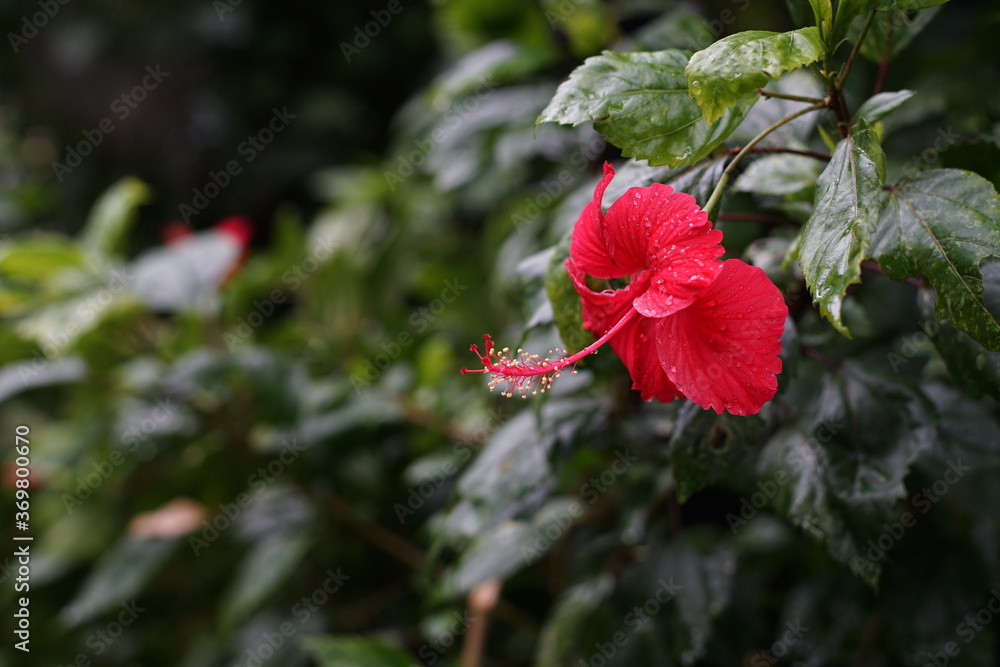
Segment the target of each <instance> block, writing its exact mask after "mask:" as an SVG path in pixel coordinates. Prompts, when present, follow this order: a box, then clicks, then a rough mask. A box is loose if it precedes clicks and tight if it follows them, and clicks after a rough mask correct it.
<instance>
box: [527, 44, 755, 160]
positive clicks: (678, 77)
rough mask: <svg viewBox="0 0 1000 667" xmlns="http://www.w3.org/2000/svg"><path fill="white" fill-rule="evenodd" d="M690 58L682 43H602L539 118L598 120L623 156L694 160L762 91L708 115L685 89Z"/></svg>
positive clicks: (567, 122) (712, 145) (708, 149)
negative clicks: (634, 48)
mask: <svg viewBox="0 0 1000 667" xmlns="http://www.w3.org/2000/svg"><path fill="white" fill-rule="evenodd" d="M687 65H688V59H687V55H686V54H685V53H684V52H682V51H677V50H667V51H654V52H647V53H616V52H614V51H605V52H604V53H603V54H601V55H599V56H594V57H592V58H587V60H586V61H584V63H583V65H581V66H580V67H578V68H576V70H574V71H573V73H572V74H571V75H570V77H569V79H568V80H567V81H565V82H563V83H562V85H560V86H559V89H558V90H557V91H556V94H555V97H553V98H552V101H551V102H550V103H549V105H548V106H547V107H545V109H544V110H543V111H542V114H541V115H540V116H539V117H538V122H539V123H543V122H556V123H562V124H564V125H579V124H581V123H585V122H587V121H594V129H595V130H597V131H598V132H600V133H601V134H603V135H604V136H605V137H607V139H608V140H609V141H610V142H611V143H613V144H614V145H616V146H618V147H619V148H621V149H622V152H623V155H625V156H626V157H636V158H640V159H646V160H648V161H649V164H651V165H660V164H668V165H671V166H679V165H683V164H690V163H692V162H696V161H698V160H700V159H701V158H703V157H705V156H706V155H708V154H709V153H710V152H711V151H712V149H713V148H715V147H716V146H718V145H719V144H720V143H721V142H722V141H723V140H725V138H726V137H728V136H729V135H730V133H732V131H733V130H735V129H736V127H737V126H738V125H739V124H740V122H741V121H742V120H743V117H744V116H745V115H746V113H747V111H748V110H749V109H750V107H751V106H753V104H754V103H755V102H756V101H757V97H758V96H757V95H744V96H742V98H741V99H738V100H734V101H733V103H732V104H730V105H729V106H730V107H732V108H731V109H729V110H728V111H726V112H725V113H723V112H720V113H718V114H716V115H715V116H714V117H713V118H712V121H713V122H709V121H707V120H706V119H705V118H704V116H703V114H702V110H701V108H700V107H699V106H698V104H697V103H695V101H694V100H692V99H691V96H690V95H689V94H688V81H687V77H686V76H685V74H684V68H685V66H687Z"/></svg>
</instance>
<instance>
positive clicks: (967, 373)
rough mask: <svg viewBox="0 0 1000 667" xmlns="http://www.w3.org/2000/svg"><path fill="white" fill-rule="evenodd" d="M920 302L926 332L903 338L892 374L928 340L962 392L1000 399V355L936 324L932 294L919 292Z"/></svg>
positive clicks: (953, 329)
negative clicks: (925, 338)
mask: <svg viewBox="0 0 1000 667" xmlns="http://www.w3.org/2000/svg"><path fill="white" fill-rule="evenodd" d="M917 302H918V305H919V307H920V315H921V318H923V319H924V321H923V322H921V327H922V328H923V330H924V331H917V332H913V333H911V334H909V335H905V336H903V342H902V344H901V345H900V349H899V353H898V354H897V355H896V356H892V357H890V363H891V364H892V368H893V370H896V369H897V368H898V367H900V366H901V365H903V364H905V363H907V362H908V361H909V359H910V357H912V356H914V355H915V348H917V347H918V346H919V344H920V343H921V342H922V340H923V339H924V337H925V336H929V337H930V340H931V342H932V343H933V344H934V347H935V348H936V349H937V351H938V354H940V355H941V359H943V360H944V363H945V365H946V366H947V367H948V371H949V372H950V373H951V376H952V377H953V378H954V379H955V381H956V382H957V383H958V385H959V386H961V387H962V390H963V391H965V392H966V393H967V394H970V395H972V396H975V397H976V398H979V397H980V396H982V395H983V394H990V395H991V396H993V397H994V398H996V399H1000V352H991V351H989V350H987V349H986V348H984V347H983V346H982V345H980V344H979V343H977V342H976V341H974V340H972V339H971V338H969V337H968V336H967V335H965V334H964V333H962V332H961V331H959V330H958V329H956V328H955V327H953V326H951V324H949V323H948V322H934V321H933V319H932V318H933V317H934V291H933V290H930V289H926V290H920V294H919V296H918V299H917ZM925 332H926V333H925Z"/></svg>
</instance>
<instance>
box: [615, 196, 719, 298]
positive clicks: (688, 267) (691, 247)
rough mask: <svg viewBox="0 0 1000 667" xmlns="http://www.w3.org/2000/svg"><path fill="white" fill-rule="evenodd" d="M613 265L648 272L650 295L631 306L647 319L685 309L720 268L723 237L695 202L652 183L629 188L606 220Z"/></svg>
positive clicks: (692, 198) (643, 296) (690, 198)
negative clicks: (634, 267)
mask: <svg viewBox="0 0 1000 667" xmlns="http://www.w3.org/2000/svg"><path fill="white" fill-rule="evenodd" d="M605 225H606V227H607V237H608V238H607V244H608V247H609V250H610V251H611V257H612V259H613V261H614V262H615V264H617V265H621V266H636V267H639V268H644V269H651V270H653V271H654V273H655V274H656V275H655V277H654V279H653V280H652V282H651V284H650V287H651V289H650V290H649V291H648V292H647V293H645V294H643V295H642V296H640V297H639V298H638V299H636V301H635V308H636V310H638V311H639V312H640V313H641V314H643V315H645V316H647V317H666V316H667V315H671V314H673V313H675V312H677V311H679V310H682V309H683V308H686V307H687V306H689V305H690V304H691V303H692V302H693V301H694V298H695V296H696V294H697V293H698V291H699V290H701V289H703V288H704V287H705V286H706V285H708V284H709V283H711V282H712V281H713V280H714V279H715V276H716V274H717V273H718V272H719V270H720V269H721V268H722V263H721V262H718V261H716V258H717V257H719V256H720V255H722V254H723V252H724V250H723V248H722V246H721V245H720V243H721V242H722V232H720V231H718V230H714V229H712V224H711V223H710V222H709V221H708V216H707V215H706V214H705V212H704V211H702V210H701V209H700V208H699V207H698V203H697V202H696V201H695V199H694V197H692V196H691V195H688V194H684V193H683V192H674V191H673V188H671V187H670V186H668V185H662V184H659V183H654V184H653V185H650V186H649V187H644V188H629V190H628V191H627V192H626V193H625V194H624V195H622V196H621V198H620V199H618V201H616V202H615V203H614V204H612V205H611V208H609V209H608V213H607V215H606V216H605Z"/></svg>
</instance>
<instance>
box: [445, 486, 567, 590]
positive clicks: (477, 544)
mask: <svg viewBox="0 0 1000 667" xmlns="http://www.w3.org/2000/svg"><path fill="white" fill-rule="evenodd" d="M583 514H584V504H583V502H581V501H580V500H577V499H570V498H554V499H552V500H550V501H549V502H548V503H546V504H545V506H544V507H542V508H541V509H540V510H539V511H538V512H536V513H535V515H534V516H533V517H532V518H531V521H506V522H504V523H502V524H500V525H499V526H496V527H495V528H494V529H492V530H489V531H484V532H482V533H480V535H479V536H478V537H477V538H476V539H475V540H473V542H472V545H471V546H470V547H469V548H468V549H467V550H466V551H465V552H464V553H463V554H462V558H461V560H460V561H459V563H458V565H457V566H456V567H455V570H454V571H453V572H452V574H451V577H450V580H449V582H448V583H449V590H450V591H451V592H460V593H465V592H468V591H470V590H472V589H473V588H475V587H476V586H478V585H479V584H481V583H483V582H484V581H487V580H489V579H507V578H508V577H510V576H511V575H513V574H514V573H516V572H518V571H519V570H521V569H522V568H524V567H526V566H528V565H531V564H533V563H535V562H536V561H537V560H539V559H540V558H542V557H543V556H544V555H545V553H546V552H547V551H548V550H549V549H550V548H551V547H552V546H553V545H554V544H555V543H556V542H558V541H559V540H561V539H562V538H564V537H566V536H567V535H569V530H570V528H571V527H572V525H573V524H574V523H575V522H576V520H577V519H578V518H579V517H582V516H583Z"/></svg>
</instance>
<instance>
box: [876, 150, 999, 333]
mask: <svg viewBox="0 0 1000 667" xmlns="http://www.w3.org/2000/svg"><path fill="white" fill-rule="evenodd" d="M870 254H871V256H872V257H874V258H876V259H877V260H878V262H879V265H881V267H882V268H883V269H885V271H886V272H887V273H888V274H889V275H890V276H891V277H893V278H895V279H897V280H901V279H903V278H907V277H910V276H916V275H919V274H923V275H925V276H926V277H927V280H928V281H929V282H930V284H931V286H932V287H934V289H935V290H937V307H936V309H935V314H936V316H937V318H938V319H939V320H948V321H949V322H950V323H951V324H952V325H953V326H955V327H956V328H958V329H960V330H962V331H964V332H965V333H967V334H969V335H970V336H971V337H972V338H974V339H975V340H977V341H978V342H979V343H981V344H982V345H983V346H985V347H986V348H987V349H990V350H994V351H995V350H1000V322H998V320H997V315H996V314H994V313H991V312H990V310H989V309H988V308H987V305H986V301H985V298H984V294H983V277H982V272H981V270H980V263H981V262H982V261H983V260H984V259H986V258H988V257H995V256H1000V196H998V195H997V191H996V190H995V189H994V187H993V184H992V183H990V182H989V181H987V180H986V179H984V178H983V177H981V176H979V175H978V174H974V173H972V172H968V171H960V170H958V169H932V170H930V171H925V172H923V173H921V174H919V175H918V176H917V177H915V178H913V179H911V180H904V181H902V182H900V183H899V184H898V185H897V186H896V187H895V188H893V190H892V192H891V193H890V194H889V197H888V199H887V200H886V202H885V204H884V205H883V207H882V213H881V217H880V219H879V223H878V232H877V234H876V235H875V237H874V238H873V239H872V247H871V251H870Z"/></svg>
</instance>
